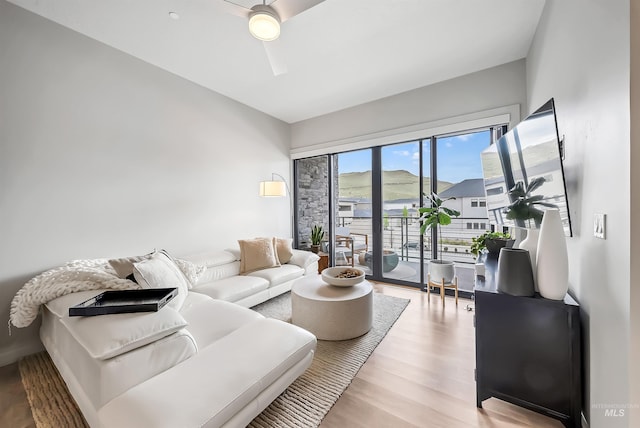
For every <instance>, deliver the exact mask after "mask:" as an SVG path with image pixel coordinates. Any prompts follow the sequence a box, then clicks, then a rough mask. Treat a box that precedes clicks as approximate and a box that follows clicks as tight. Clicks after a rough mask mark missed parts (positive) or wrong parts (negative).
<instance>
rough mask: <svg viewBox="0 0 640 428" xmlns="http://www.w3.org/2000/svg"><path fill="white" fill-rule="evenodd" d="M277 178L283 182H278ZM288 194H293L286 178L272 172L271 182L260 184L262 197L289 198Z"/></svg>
mask: <svg viewBox="0 0 640 428" xmlns="http://www.w3.org/2000/svg"><path fill="white" fill-rule="evenodd" d="M276 176H278V177H279V178H281V179H282V181H276V180H275V177H276ZM287 193H289V194H291V191H290V190H289V186H287V182H286V181H285V179H284V177H283V176H281V175H280V174H276V173H275V172H272V173H271V181H261V182H260V196H265V197H281V196H287Z"/></svg>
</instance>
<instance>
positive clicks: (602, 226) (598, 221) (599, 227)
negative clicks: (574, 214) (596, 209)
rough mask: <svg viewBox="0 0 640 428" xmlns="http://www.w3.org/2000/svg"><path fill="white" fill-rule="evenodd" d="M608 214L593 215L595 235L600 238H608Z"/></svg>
mask: <svg viewBox="0 0 640 428" xmlns="http://www.w3.org/2000/svg"><path fill="white" fill-rule="evenodd" d="M606 220H607V215H606V214H599V213H596V214H594V215H593V236H595V237H596V238H600V239H607V235H606V231H607V227H606V226H607V222H606Z"/></svg>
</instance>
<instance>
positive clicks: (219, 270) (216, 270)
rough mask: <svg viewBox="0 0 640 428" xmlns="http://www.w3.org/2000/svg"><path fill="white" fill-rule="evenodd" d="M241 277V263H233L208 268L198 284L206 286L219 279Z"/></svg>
mask: <svg viewBox="0 0 640 428" xmlns="http://www.w3.org/2000/svg"><path fill="white" fill-rule="evenodd" d="M238 275H240V262H238V261H236V262H231V263H227V264H224V265H219V266H212V267H208V268H207V270H206V271H204V273H203V274H202V276H200V278H198V283H197V284H196V286H197V285H199V284H204V283H207V282H211V281H217V280H219V279H224V278H229V277H232V276H238Z"/></svg>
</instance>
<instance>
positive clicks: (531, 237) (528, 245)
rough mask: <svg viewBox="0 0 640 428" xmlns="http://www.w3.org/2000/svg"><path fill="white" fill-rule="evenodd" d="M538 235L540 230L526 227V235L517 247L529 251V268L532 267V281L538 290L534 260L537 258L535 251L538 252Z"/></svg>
mask: <svg viewBox="0 0 640 428" xmlns="http://www.w3.org/2000/svg"><path fill="white" fill-rule="evenodd" d="M539 236H540V232H539V230H538V229H528V230H527V237H526V238H525V239H524V240H523V241H522V242H520V246H518V248H520V249H522V250H527V251H528V252H529V258H530V259H531V268H532V269H533V283H534V285H535V289H536V291H538V281H537V277H538V275H537V273H536V266H537V263H536V260H537V252H538V238H539Z"/></svg>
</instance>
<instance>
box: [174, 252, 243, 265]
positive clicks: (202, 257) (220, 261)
mask: <svg viewBox="0 0 640 428" xmlns="http://www.w3.org/2000/svg"><path fill="white" fill-rule="evenodd" d="M184 259H185V260H188V261H190V262H192V263H195V264H197V265H203V266H205V267H207V268H210V267H214V266H220V265H224V264H227V263H232V262H234V261H236V260H239V258H238V259H236V256H235V255H234V254H232V253H230V252H229V251H226V250H225V251H208V252H204V253H198V254H193V255H190V256H188V257H184Z"/></svg>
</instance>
